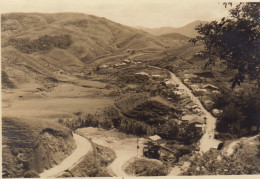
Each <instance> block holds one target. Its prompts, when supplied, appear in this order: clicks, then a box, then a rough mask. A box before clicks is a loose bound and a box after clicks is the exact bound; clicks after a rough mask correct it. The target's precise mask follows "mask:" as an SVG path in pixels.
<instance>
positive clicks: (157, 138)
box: [149, 135, 162, 141]
mask: <svg viewBox="0 0 260 179" xmlns="http://www.w3.org/2000/svg"><path fill="white" fill-rule="evenodd" d="M149 139H151V140H152V141H157V140H160V139H162V138H161V137H160V136H158V135H154V136H150V137H149Z"/></svg>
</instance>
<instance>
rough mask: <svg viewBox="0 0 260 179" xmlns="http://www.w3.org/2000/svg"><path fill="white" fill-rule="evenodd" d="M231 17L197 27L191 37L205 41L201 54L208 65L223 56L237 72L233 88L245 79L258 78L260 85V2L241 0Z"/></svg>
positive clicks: (196, 40) (194, 39)
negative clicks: (195, 34)
mask: <svg viewBox="0 0 260 179" xmlns="http://www.w3.org/2000/svg"><path fill="white" fill-rule="evenodd" d="M229 14H230V15H229V17H226V18H225V17H223V18H222V19H221V21H219V22H218V21H212V22H210V23H207V24H204V25H202V24H200V25H199V26H197V27H196V30H197V32H198V33H199V35H198V36H196V37H195V38H193V39H191V40H190V42H193V43H194V44H195V43H196V42H198V41H200V42H202V43H203V44H204V50H203V51H202V56H203V58H204V59H207V62H206V65H205V66H208V65H210V64H213V65H215V63H216V61H217V59H220V60H221V61H222V62H223V63H225V64H226V66H227V67H228V68H229V69H234V70H236V71H237V73H236V75H235V76H234V77H233V78H232V79H231V82H232V88H234V87H235V86H236V85H237V84H238V85H240V83H242V82H243V81H244V79H245V78H246V76H248V77H249V79H250V80H257V83H258V87H260V60H259V56H260V54H259V53H260V52H259V51H260V39H259V32H260V29H259V15H260V3H240V4H238V5H237V6H236V7H235V8H233V9H231V10H229Z"/></svg>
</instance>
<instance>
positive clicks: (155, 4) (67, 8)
mask: <svg viewBox="0 0 260 179" xmlns="http://www.w3.org/2000/svg"><path fill="white" fill-rule="evenodd" d="M0 11H1V13H7V12H49V13H53V12H82V13H86V14H93V15H96V16H101V17H106V18H107V19H110V20H112V21H115V22H118V23H121V24H124V25H128V26H144V27H163V26H172V27H180V26H183V25H186V24H187V23H190V22H192V21H195V20H214V19H219V18H221V17H223V16H226V15H227V12H228V10H227V9H225V8H224V6H223V5H222V2H221V1H217V0H178V1H176V0H1V6H0Z"/></svg>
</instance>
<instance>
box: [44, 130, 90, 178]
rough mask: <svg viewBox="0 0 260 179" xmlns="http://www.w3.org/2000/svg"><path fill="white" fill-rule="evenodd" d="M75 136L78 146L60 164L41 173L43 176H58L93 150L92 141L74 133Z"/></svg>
mask: <svg viewBox="0 0 260 179" xmlns="http://www.w3.org/2000/svg"><path fill="white" fill-rule="evenodd" d="M73 137H74V139H75V141H76V145H77V148H76V149H75V150H74V151H73V152H72V153H71V155H70V156H68V157H67V158H66V159H64V160H63V161H62V162H61V163H60V164H58V165H56V166H54V167H53V168H50V169H49V170H45V171H44V172H42V173H40V177H41V178H50V177H55V176H57V175H58V174H59V173H61V172H63V171H65V170H67V169H69V168H71V167H73V166H75V165H77V164H78V163H79V162H80V161H81V160H80V159H82V158H83V157H84V156H85V155H86V154H87V153H88V152H89V151H91V150H92V146H91V143H90V142H89V141H88V140H87V139H86V138H84V137H82V136H80V135H77V134H75V133H73Z"/></svg>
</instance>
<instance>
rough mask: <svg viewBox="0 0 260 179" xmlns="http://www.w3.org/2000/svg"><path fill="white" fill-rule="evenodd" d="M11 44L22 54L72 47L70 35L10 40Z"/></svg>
mask: <svg viewBox="0 0 260 179" xmlns="http://www.w3.org/2000/svg"><path fill="white" fill-rule="evenodd" d="M9 43H10V44H11V45H14V47H15V48H16V49H18V50H20V51H21V52H23V53H29V54H30V53H33V52H37V51H40V50H51V49H53V48H54V47H56V48H61V49H67V48H68V47H69V46H70V45H71V43H72V40H71V36H70V35H69V34H66V35H55V36H49V35H44V36H40V37H39V38H38V39H35V40H28V39H13V38H12V39H10V40H9Z"/></svg>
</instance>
